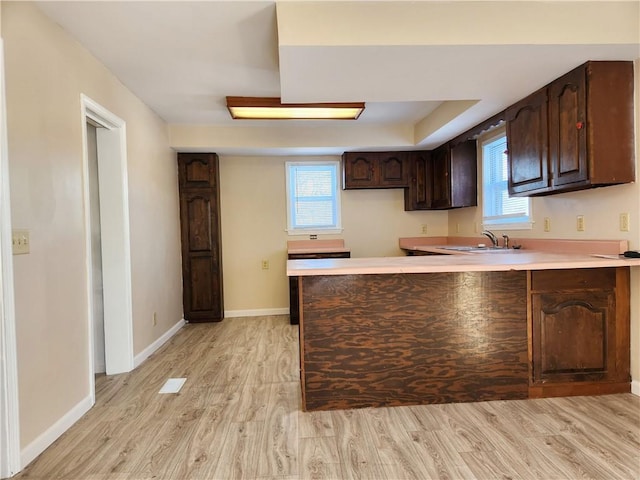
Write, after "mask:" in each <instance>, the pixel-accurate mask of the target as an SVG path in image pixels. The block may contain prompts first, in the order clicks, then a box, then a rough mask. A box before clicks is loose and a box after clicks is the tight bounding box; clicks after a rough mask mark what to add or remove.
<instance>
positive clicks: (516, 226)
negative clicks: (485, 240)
mask: <svg viewBox="0 0 640 480" xmlns="http://www.w3.org/2000/svg"><path fill="white" fill-rule="evenodd" d="M533 223H534V222H518V223H501V222H495V223H492V222H483V223H482V228H484V229H494V230H533Z"/></svg>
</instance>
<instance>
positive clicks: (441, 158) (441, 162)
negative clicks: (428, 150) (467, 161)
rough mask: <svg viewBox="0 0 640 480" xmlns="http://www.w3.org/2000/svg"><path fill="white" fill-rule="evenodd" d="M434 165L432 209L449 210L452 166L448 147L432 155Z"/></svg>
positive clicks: (439, 149) (435, 151)
mask: <svg viewBox="0 0 640 480" xmlns="http://www.w3.org/2000/svg"><path fill="white" fill-rule="evenodd" d="M431 162H432V163H433V167H432V168H433V177H432V180H431V187H432V189H433V201H432V205H431V207H432V208H449V207H450V206H451V178H450V173H451V165H450V156H449V149H448V147H445V148H438V149H437V150H434V151H433V152H432V154H431Z"/></svg>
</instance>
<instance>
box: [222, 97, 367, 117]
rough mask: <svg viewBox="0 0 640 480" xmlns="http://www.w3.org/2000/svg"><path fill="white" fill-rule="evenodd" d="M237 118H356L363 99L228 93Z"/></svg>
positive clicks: (362, 105)
mask: <svg viewBox="0 0 640 480" xmlns="http://www.w3.org/2000/svg"><path fill="white" fill-rule="evenodd" d="M227 108H228V109H229V113H231V117H232V118H234V119H236V120H357V119H358V117H359V116H360V114H361V113H362V111H363V110H364V102H354V103H282V102H281V100H280V98H278V97H227Z"/></svg>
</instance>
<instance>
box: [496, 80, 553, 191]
mask: <svg viewBox="0 0 640 480" xmlns="http://www.w3.org/2000/svg"><path fill="white" fill-rule="evenodd" d="M505 117H506V119H507V145H508V149H509V180H508V183H509V194H510V195H517V194H521V193H528V192H535V191H540V190H544V189H546V188H547V187H548V186H549V145H548V143H549V142H548V133H547V132H548V128H547V118H548V114H547V91H546V89H544V90H540V91H538V92H536V93H534V94H532V95H530V96H528V97H527V98H525V99H523V100H521V101H519V102H518V103H516V104H515V105H513V106H511V107H510V108H509V109H507V112H506V114H505Z"/></svg>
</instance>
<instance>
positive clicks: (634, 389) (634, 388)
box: [631, 380, 640, 397]
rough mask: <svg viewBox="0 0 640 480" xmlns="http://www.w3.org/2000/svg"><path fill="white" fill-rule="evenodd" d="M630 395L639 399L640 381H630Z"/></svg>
mask: <svg viewBox="0 0 640 480" xmlns="http://www.w3.org/2000/svg"><path fill="white" fill-rule="evenodd" d="M631 393H633V394H634V395H637V396H638V397H640V380H632V381H631Z"/></svg>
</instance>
